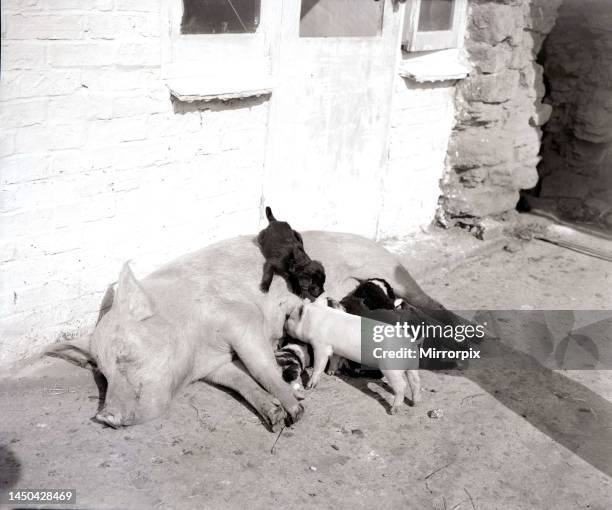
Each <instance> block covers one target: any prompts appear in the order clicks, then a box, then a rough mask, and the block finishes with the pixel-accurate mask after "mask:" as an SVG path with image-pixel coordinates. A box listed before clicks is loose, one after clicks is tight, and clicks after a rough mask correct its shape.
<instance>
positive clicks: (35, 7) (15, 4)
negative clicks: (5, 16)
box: [2, 0, 43, 12]
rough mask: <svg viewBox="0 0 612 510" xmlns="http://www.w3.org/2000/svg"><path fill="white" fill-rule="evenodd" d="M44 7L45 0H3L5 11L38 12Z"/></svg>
mask: <svg viewBox="0 0 612 510" xmlns="http://www.w3.org/2000/svg"><path fill="white" fill-rule="evenodd" d="M42 9H43V0H3V1H2V10H3V11H4V12H37V11H41V10H42Z"/></svg>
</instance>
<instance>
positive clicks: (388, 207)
mask: <svg viewBox="0 0 612 510" xmlns="http://www.w3.org/2000/svg"><path fill="white" fill-rule="evenodd" d="M454 95H455V82H454V81H443V82H437V83H425V84H421V83H417V82H415V81H412V80H410V79H404V78H400V77H398V78H397V80H396V82H395V93H394V97H393V109H392V113H391V132H390V144H389V161H388V164H387V169H386V172H385V175H384V178H383V197H382V206H383V208H382V212H381V215H380V218H379V227H378V228H379V236H380V237H381V238H390V237H396V236H401V235H406V234H410V233H415V232H417V233H418V232H420V231H421V229H424V228H427V227H429V225H430V224H431V222H432V221H433V219H434V215H435V212H436V209H437V206H438V198H439V197H440V179H441V178H442V177H443V175H444V169H445V162H444V160H445V157H446V149H447V147H448V140H449V137H450V134H451V131H452V127H453V125H454V122H455V121H454V113H455V108H454Z"/></svg>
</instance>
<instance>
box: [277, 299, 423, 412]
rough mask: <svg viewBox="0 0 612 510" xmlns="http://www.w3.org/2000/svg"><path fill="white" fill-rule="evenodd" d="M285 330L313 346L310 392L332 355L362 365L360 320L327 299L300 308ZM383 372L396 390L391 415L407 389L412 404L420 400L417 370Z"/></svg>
mask: <svg viewBox="0 0 612 510" xmlns="http://www.w3.org/2000/svg"><path fill="white" fill-rule="evenodd" d="M285 328H286V330H287V332H288V333H289V334H290V335H291V336H292V337H294V338H297V339H299V340H301V341H303V342H307V343H309V344H310V345H312V349H313V352H314V367H313V371H312V377H311V378H310V380H309V381H308V388H314V387H315V386H316V385H317V383H318V382H319V379H320V377H321V374H322V373H323V371H324V370H325V365H326V364H327V360H328V359H329V357H330V356H331V355H332V354H336V355H338V356H342V357H343V358H347V359H350V360H351V361H356V362H357V363H361V317H359V316H357V315H350V314H348V313H345V312H343V311H341V310H335V309H333V308H330V307H328V306H327V301H326V299H321V298H319V299H317V301H315V302H314V303H307V302H304V303H303V304H301V305H298V306H297V307H296V308H295V309H294V310H293V311H292V312H291V314H290V315H289V317H288V319H287V321H286V323H285ZM381 371H382V373H383V374H384V375H385V376H386V378H387V381H388V382H389V385H390V386H391V388H392V389H393V394H394V399H393V405H392V406H391V414H395V413H396V412H397V411H398V410H399V408H400V407H401V406H402V405H403V403H404V395H405V393H406V389H407V386H410V390H411V393H412V402H413V403H417V402H419V401H420V400H421V384H420V378H419V372H418V370H387V369H382V370H381ZM406 376H407V377H406ZM406 379H407V380H408V381H407V382H408V384H406Z"/></svg>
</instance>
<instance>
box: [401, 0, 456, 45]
mask: <svg viewBox="0 0 612 510" xmlns="http://www.w3.org/2000/svg"><path fill="white" fill-rule="evenodd" d="M466 9H467V0H412V3H411V4H410V5H409V6H408V8H407V10H406V17H405V18H404V35H403V38H402V39H403V40H402V45H403V46H404V48H405V49H406V50H407V51H430V50H444V49H448V48H457V47H459V46H461V43H462V39H463V32H464V30H465V20H466Z"/></svg>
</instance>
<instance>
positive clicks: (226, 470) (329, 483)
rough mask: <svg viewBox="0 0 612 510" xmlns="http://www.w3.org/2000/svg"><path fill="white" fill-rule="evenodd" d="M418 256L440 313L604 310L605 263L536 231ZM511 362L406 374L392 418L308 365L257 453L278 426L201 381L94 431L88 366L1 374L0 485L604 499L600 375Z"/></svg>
mask: <svg viewBox="0 0 612 510" xmlns="http://www.w3.org/2000/svg"><path fill="white" fill-rule="evenodd" d="M513 251H514V250H513ZM432 256H434V255H433V254H432ZM435 256H437V257H440V254H437V255H435ZM425 258H428V257H427V254H422V257H421V259H422V260H423V259H425ZM442 259H444V257H443V256H442ZM422 260H421V262H419V263H415V264H414V266H415V267H416V270H415V273H416V274H417V275H419V278H418V279H419V282H420V283H421V284H422V285H423V287H424V288H425V289H426V290H427V291H428V292H429V293H430V294H431V295H432V296H434V297H435V298H437V299H439V300H440V301H441V302H442V303H444V304H445V305H447V306H448V307H450V308H455V309H471V308H497V309H517V308H521V307H523V308H530V307H531V308H534V309H612V286H611V283H612V281H611V273H612V264H610V263H609V262H605V261H602V260H598V259H594V258H589V257H587V256H585V255H581V254H578V253H574V252H571V251H568V250H564V249H561V248H557V247H555V246H553V245H549V244H546V243H543V242H539V241H533V242H531V243H528V244H526V245H524V246H522V247H521V248H520V249H519V250H518V251H516V252H515V253H510V252H508V251H505V250H503V249H501V247H497V248H496V249H495V250H493V251H492V252H489V253H487V254H486V255H482V256H479V257H476V258H472V259H469V260H466V261H464V262H463V263H459V264H453V265H447V266H450V267H453V269H452V270H448V271H443V270H441V269H437V270H436V269H433V270H432V269H431V268H430V269H427V270H423V267H424V266H423V265H422ZM404 263H405V264H406V266H407V267H408V268H409V269H411V267H412V266H413V261H412V259H411V257H410V256H404ZM419 264H421V265H420V266H419ZM417 266H418V267H417ZM443 266H444V265H443V264H440V265H439V266H438V268H441V267H443ZM419 268H420V270H419ZM522 361H523V357H522V355H521V354H515V355H511V356H509V357H507V358H506V359H504V362H503V363H500V364H498V365H494V364H493V365H488V366H487V367H485V368H473V369H472V368H471V369H468V370H464V371H453V372H430V371H423V372H422V375H421V378H422V382H423V386H424V389H425V391H424V395H423V402H422V403H421V404H420V405H418V406H417V407H409V406H406V407H405V409H404V410H403V412H401V413H400V414H398V415H396V416H390V415H388V414H387V405H386V403H385V400H388V399H389V398H390V393H389V391H388V388H387V387H386V385H384V384H383V383H382V382H381V381H377V380H369V379H365V378H361V379H351V378H349V377H346V376H342V377H330V376H324V377H323V379H322V382H321V383H320V385H319V387H318V388H317V389H316V390H314V391H313V392H310V393H309V394H308V396H307V398H306V400H305V407H306V413H305V415H304V417H303V419H302V421H300V422H299V423H298V424H297V425H296V426H294V427H293V428H291V429H285V430H284V431H283V432H282V434H281V435H280V437H279V438H278V441H277V443H276V445H275V448H274V452H273V453H271V448H272V446H273V444H274V442H275V440H276V439H277V434H273V433H271V432H269V431H267V430H266V429H265V428H264V427H263V425H262V424H261V422H260V420H259V419H258V418H257V416H256V415H255V414H254V413H253V411H252V410H251V409H249V408H248V407H247V406H246V405H245V404H244V403H243V402H241V401H239V400H237V399H236V398H235V397H234V396H233V395H231V394H229V393H227V392H225V391H223V390H220V389H218V388H215V387H211V386H209V385H207V384H203V383H198V384H194V385H191V386H190V387H188V388H187V390H186V391H185V392H184V393H183V394H182V395H181V396H180V397H179V398H177V399H176V400H175V402H174V404H173V407H172V411H171V415H170V416H167V417H165V418H163V419H160V420H157V421H155V422H152V423H147V424H144V425H139V426H135V427H131V428H127V429H122V430H114V429H111V428H104V427H102V426H101V425H99V424H96V423H94V422H93V421H91V417H92V416H93V415H94V414H95V411H96V408H97V403H98V402H97V399H98V392H97V388H96V385H95V384H94V381H93V378H92V376H91V375H90V373H89V372H87V371H85V370H82V369H79V368H76V367H73V366H72V365H69V364H67V363H65V362H62V361H60V360H49V361H46V362H45V364H44V366H43V367H42V368H40V369H37V370H36V371H34V372H33V373H31V374H30V375H29V376H28V377H22V378H20V379H17V380H4V381H0V445H2V446H1V448H2V450H1V452H0V456H3V459H2V460H1V462H0V466H1V467H0V474H1V477H0V483H3V484H4V487H6V486H11V487H12V488H66V489H68V488H71V489H76V491H77V504H76V505H74V507H75V508H100V509H102V508H104V509H111V508H112V509H114V508H116V509H119V508H130V509H132V508H138V509H140V508H142V509H155V508H164V509H166V508H167V509H174V508H176V509H192V508H193V509H224V508H241V507H248V508H269V507H271V506H272V507H274V508H281V509H284V508H300V507H305V506H308V507H310V508H337V509H338V508H369V507H379V506H382V507H384V508H418V509H439V510H451V509H459V510H475V509H478V510H488V509H570V508H571V509H574V508H576V509H578V508H580V509H592V510H593V509H600V510H604V509H605V510H607V509H609V508H612V485H611V481H612V478H611V477H612V378H611V377H610V375H611V374H612V372H610V371H603V370H600V371H594V370H591V371H571V372H570V371H552V370H549V369H545V368H543V367H536V368H532V369H529V370H527V369H525V368H524V366H522V365H521V363H522ZM433 409H440V410H442V413H443V414H442V416H441V417H440V418H437V419H433V418H430V417H428V414H427V413H428V411H430V410H433ZM9 508H10V507H9Z"/></svg>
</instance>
